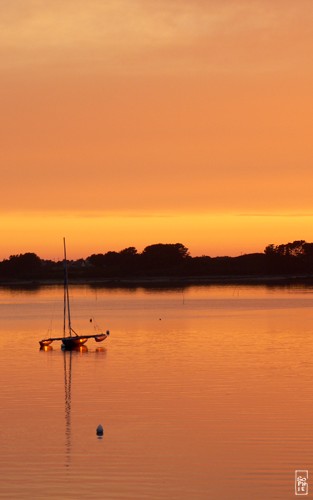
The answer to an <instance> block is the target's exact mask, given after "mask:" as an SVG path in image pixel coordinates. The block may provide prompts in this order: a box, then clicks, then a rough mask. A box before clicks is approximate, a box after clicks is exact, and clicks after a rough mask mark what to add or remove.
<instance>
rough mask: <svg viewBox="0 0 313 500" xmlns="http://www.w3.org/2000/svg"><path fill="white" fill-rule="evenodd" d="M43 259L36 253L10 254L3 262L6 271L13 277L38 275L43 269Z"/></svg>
mask: <svg viewBox="0 0 313 500" xmlns="http://www.w3.org/2000/svg"><path fill="white" fill-rule="evenodd" d="M41 268H42V261H41V259H40V258H39V257H38V255H36V254H35V253H31V252H27V253H24V254H19V255H10V257H9V259H8V260H5V261H4V262H3V270H4V273H5V274H7V275H10V276H12V277H22V278H24V277H36V276H37V275H38V273H39V272H40V271H41Z"/></svg>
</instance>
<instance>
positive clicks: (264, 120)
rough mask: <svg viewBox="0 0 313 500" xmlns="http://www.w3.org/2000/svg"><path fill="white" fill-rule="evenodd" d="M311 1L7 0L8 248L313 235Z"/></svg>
mask: <svg viewBox="0 0 313 500" xmlns="http://www.w3.org/2000/svg"><path fill="white" fill-rule="evenodd" d="M312 15H313V4H312V2H311V0H298V1H297V2H294V0H292V1H291V0H275V2H273V1H272V0H260V1H256V0H242V1H238V0H212V1H207V0H192V1H191V0H179V1H178V0H166V1H165V0H160V1H158V2H155V1H152V0H107V1H106V2H103V1H102V0H89V1H88V2H86V1H83V0H75V1H74V0H39V1H38V0H28V1H27V2H25V1H24V0H11V1H10V2H1V4H0V33H1V35H0V36H1V44H0V56H1V57H0V82H1V83H0V93H1V97H0V98H1V120H0V128H1V129H0V155H1V156H0V160H1V197H0V209H1V212H0V229H1V234H2V237H1V247H0V259H2V258H5V257H8V256H9V255H10V254H12V253H21V252H24V251H35V252H36V253H38V254H39V255H40V256H41V257H44V258H48V257H52V258H54V257H56V258H58V257H60V256H61V253H62V237H63V236H64V235H65V236H66V237H67V240H68V247H69V253H70V256H71V257H73V258H78V257H81V256H83V257H84V256H87V255H90V253H93V252H105V251H108V250H121V249H123V248H125V247H127V246H135V247H136V248H138V250H139V251H141V250H142V249H143V248H144V247H145V246H146V245H149V244H152V243H158V242H163V243H170V242H174V243H175V242H181V243H183V244H185V245H186V246H187V247H188V248H189V249H190V251H191V254H192V255H202V254H206V255H212V256H214V255H238V254H240V253H245V252H253V251H263V249H264V247H265V246H266V245H267V244H269V243H283V242H287V241H290V240H294V239H305V240H307V241H313V230H312V227H313V201H312V199H313V198H312V193H311V191H312V186H313V182H312V181H313V168H312V153H313V142H312V115H313V113H312V111H313V109H312V108H313V95H312V83H313V81H312V80H313V66H312V48H313V30H312V26H311V25H312Z"/></svg>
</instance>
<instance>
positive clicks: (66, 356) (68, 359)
mask: <svg viewBox="0 0 313 500" xmlns="http://www.w3.org/2000/svg"><path fill="white" fill-rule="evenodd" d="M87 351H88V348H87V347H86V346H85V345H82V346H78V347H76V348H75V349H72V350H63V351H62V352H63V364H64V396H65V452H66V467H69V466H70V462H71V448H72V441H71V408H72V359H73V353H74V352H75V353H76V352H80V353H84V352H87Z"/></svg>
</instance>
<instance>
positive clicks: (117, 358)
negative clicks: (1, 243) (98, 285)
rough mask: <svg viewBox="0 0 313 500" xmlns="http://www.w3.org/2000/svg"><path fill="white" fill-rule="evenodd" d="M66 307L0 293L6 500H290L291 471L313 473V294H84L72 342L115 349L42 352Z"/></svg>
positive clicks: (48, 291) (48, 295)
mask: <svg viewBox="0 0 313 500" xmlns="http://www.w3.org/2000/svg"><path fill="white" fill-rule="evenodd" d="M62 293H63V292H62V288H59V287H50V288H49V287H47V288H41V289H40V290H37V291H23V290H20V291H19V290H5V289H2V290H0V313H1V316H0V317H1V323H0V346H1V350H0V356H1V362H0V375H1V425H0V444H1V456H0V498H5V499H11V498H12V499H45V500H46V499H59V498H62V499H125V500H127V499H136V500H138V499H174V500H176V499H177V500H187V499H188V500H202V499H203V500H204V499H205V500H207V499H218V500H219V499H221V500H224V499H225V500H228V499H229V500H245V499H249V500H250V499H252V500H254V499H256V500H258V499H262V500H267V499H289V498H295V490H294V474H295V470H296V469H306V470H309V474H310V473H311V474H313V357H312V353H313V335H312V332H313V289H311V288H301V287H295V288H287V287H286V288H270V287H264V286H248V287H244V286H242V287H241V286H210V287H191V288H189V289H185V290H179V289H177V290H161V291H160V290H159V291H158V290H144V289H137V290H120V289H116V290H103V289H92V288H89V287H73V288H72V289H71V299H72V300H71V302H72V316H73V326H74V328H75V329H76V330H77V331H79V332H80V333H93V328H94V325H95V324H96V323H98V324H99V325H100V326H101V327H102V328H103V329H104V330H106V329H110V331H111V336H110V338H109V339H108V340H106V341H105V342H104V343H102V344H96V343H95V342H94V341H93V340H90V341H89V342H88V344H87V346H88V350H86V351H85V352H83V351H81V352H72V353H70V352H63V351H62V350H61V349H60V346H59V344H56V345H54V344H52V345H53V349H52V350H47V351H40V350H39V344H38V341H39V340H40V339H41V338H44V337H46V336H50V335H51V334H52V335H54V336H58V335H59V334H60V332H61V326H62V298H63V295H62ZM90 318H93V321H92V322H90ZM99 423H101V424H102V425H103V427H104V435H103V438H102V439H99V438H97V436H96V427H97V425H98V424H99ZM309 479H310V477H309ZM311 495H312V496H313V484H312V486H311V490H310V491H309V497H310V496H311Z"/></svg>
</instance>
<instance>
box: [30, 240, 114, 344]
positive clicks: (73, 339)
mask: <svg viewBox="0 0 313 500" xmlns="http://www.w3.org/2000/svg"><path fill="white" fill-rule="evenodd" d="M63 247H64V308H63V313H64V314H63V336H62V337H50V338H48V339H43V340H40V341H39V344H40V347H41V348H44V347H47V346H50V344H52V342H54V341H55V340H61V342H62V345H61V347H62V348H63V349H75V348H77V347H79V346H82V345H84V344H85V343H86V342H87V340H88V339H95V341H96V342H102V341H103V340H105V339H106V338H107V337H108V335H109V334H110V332H109V331H108V330H107V331H106V333H98V334H93V335H78V334H77V333H76V332H75V330H74V329H73V328H72V323H71V312H70V297H69V291H68V272H67V258H66V244H65V238H63ZM66 329H67V334H66Z"/></svg>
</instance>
